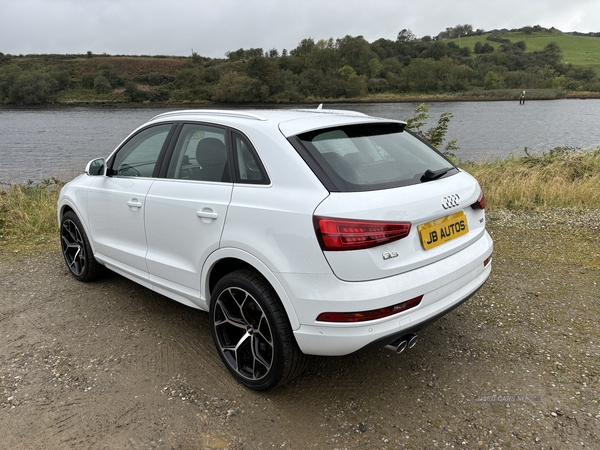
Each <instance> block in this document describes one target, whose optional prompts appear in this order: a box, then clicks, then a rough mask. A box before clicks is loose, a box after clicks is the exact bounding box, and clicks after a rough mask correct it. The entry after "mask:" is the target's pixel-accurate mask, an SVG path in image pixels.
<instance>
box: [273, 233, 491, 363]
mask: <svg viewBox="0 0 600 450" xmlns="http://www.w3.org/2000/svg"><path fill="white" fill-rule="evenodd" d="M492 249H493V244H492V240H491V238H490V236H489V235H488V234H487V232H486V233H484V234H483V235H482V237H481V238H480V239H479V240H478V241H476V242H474V243H473V244H472V245H470V246H469V247H467V248H465V249H463V250H462V251H460V252H458V253H456V254H454V255H452V256H450V257H448V258H446V259H444V260H442V261H438V262H436V263H434V264H430V265H428V266H425V267H422V268H420V269H417V270H413V271H410V272H407V273H404V274H400V275H397V276H394V277H389V278H384V279H381V280H374V281H366V282H344V281H341V280H339V279H337V278H336V277H334V276H333V275H331V276H319V275H297V274H286V275H281V279H282V283H283V284H284V286H285V288H286V290H287V291H288V293H289V294H290V297H291V298H292V302H293V304H294V306H295V312H296V314H297V317H298V319H299V322H300V327H299V328H297V329H296V330H294V335H295V337H296V341H297V342H298V345H299V347H300V349H301V350H302V351H303V352H304V353H306V354H311V355H323V356H335V355H347V354H350V353H354V352H357V351H359V350H365V349H371V348H375V347H382V346H384V345H387V344H389V343H390V342H392V341H394V340H395V339H396V338H398V337H400V336H402V335H404V334H407V333H409V332H414V331H416V330H419V329H421V328H423V327H425V326H427V325H428V324H429V323H431V322H433V321H435V320H436V319H438V318H440V317H442V316H443V315H445V314H447V313H448V312H450V311H452V310H453V309H454V308H456V307H457V306H459V305H460V304H462V303H463V302H464V301H466V300H467V299H468V298H469V297H471V296H472V295H473V294H474V293H475V292H477V290H478V289H479V288H480V287H481V286H482V285H483V284H484V283H485V281H486V280H487V278H488V277H489V275H490V272H491V263H490V264H488V265H487V266H485V267H484V265H483V262H484V261H485V259H486V258H488V257H489V256H490V255H491V253H492ZM419 295H423V299H422V301H421V304H420V305H419V306H418V307H416V308H413V309H410V310H408V311H405V312H402V313H400V314H397V315H394V316H392V317H388V318H384V319H379V320H373V321H369V322H363V323H359V324H356V323H353V324H337V323H326V322H317V321H316V317H317V316H318V315H319V314H320V313H323V312H350V311H367V310H372V309H377V308H381V307H385V306H390V305H393V304H396V303H400V302H403V301H406V300H409V299H411V298H414V297H417V296H419Z"/></svg>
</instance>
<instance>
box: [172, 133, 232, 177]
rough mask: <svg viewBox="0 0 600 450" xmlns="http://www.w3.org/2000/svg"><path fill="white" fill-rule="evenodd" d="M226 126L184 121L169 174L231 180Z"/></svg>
mask: <svg viewBox="0 0 600 450" xmlns="http://www.w3.org/2000/svg"><path fill="white" fill-rule="evenodd" d="M225 143H226V140H225V130H224V129H222V128H217V127H211V126H209V125H203V124H184V125H183V127H182V128H181V133H180V134H179V138H178V140H177V145H176V146H175V151H174V152H173V156H172V158H171V162H170V164H169V170H168V172H167V178H172V179H179V180H198V181H230V175H229V170H228V164H227V146H226V144H225Z"/></svg>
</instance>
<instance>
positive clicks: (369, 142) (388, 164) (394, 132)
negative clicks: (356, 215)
mask: <svg viewBox="0 0 600 450" xmlns="http://www.w3.org/2000/svg"><path fill="white" fill-rule="evenodd" d="M290 141H291V142H292V144H293V145H294V146H295V147H296V149H297V150H299V152H300V154H301V155H302V156H303V157H304V159H305V161H306V162H307V163H308V164H309V166H311V168H313V171H314V172H315V174H316V175H317V176H318V177H319V178H320V179H321V181H322V182H323V184H324V185H325V186H326V187H327V188H328V189H329V190H331V191H340V192H352V191H369V190H377V189H385V188H391V187H398V186H406V185H411V184H417V183H421V182H423V176H424V174H425V173H426V172H427V171H428V170H429V171H431V172H432V173H441V174H443V175H440V177H441V176H450V175H452V174H454V173H456V172H457V169H456V168H455V167H454V165H453V164H452V163H451V162H450V161H449V160H448V159H446V158H445V157H444V156H443V155H442V154H440V153H439V152H438V151H437V150H435V149H434V148H432V147H431V146H429V145H428V144H426V143H425V142H423V141H421V140H420V139H418V138H417V137H415V136H414V135H412V134H411V133H409V132H408V131H406V130H404V125H403V124H398V123H384V124H366V125H352V126H343V127H339V128H329V129H323V130H316V131H311V132H309V133H304V134H301V135H299V136H297V137H295V138H292V139H290ZM426 181H430V180H426Z"/></svg>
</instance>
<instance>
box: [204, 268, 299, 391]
mask: <svg viewBox="0 0 600 450" xmlns="http://www.w3.org/2000/svg"><path fill="white" fill-rule="evenodd" d="M210 324H211V331H212V335H213V339H214V342H215V346H216V347H217V351H218V352H219V356H220V357H221V359H222V360H223V362H224V363H225V365H226V366H227V369H228V370H229V371H230V372H231V374H232V375H233V376H234V377H235V378H236V379H237V380H238V381H239V382H240V383H242V384H243V385H244V386H246V387H249V388H250V389H254V390H258V391H263V390H268V389H273V388H274V387H276V386H277V385H280V384H283V383H285V382H287V381H290V380H291V379H292V378H294V377H296V376H297V375H299V374H300V373H301V372H302V370H303V369H304V368H305V367H306V362H307V357H306V355H304V354H303V353H302V352H301V351H300V349H299V348H298V344H296V340H295V339H294V335H293V333H292V329H291V327H290V324H289V321H288V318H287V315H286V313H285V310H284V308H283V305H282V304H281V302H280V301H279V298H278V297H277V294H275V292H274V291H273V289H272V287H271V286H270V285H269V283H268V282H267V281H266V280H265V279H264V278H262V277H261V276H260V275H258V274H257V273H255V272H252V271H249V270H239V271H236V272H232V273H230V274H228V275H226V276H225V277H223V278H222V279H221V280H220V281H219V282H218V283H217V285H216V286H215V289H214V290H213V301H211V305H210Z"/></svg>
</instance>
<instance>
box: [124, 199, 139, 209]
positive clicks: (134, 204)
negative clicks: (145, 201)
mask: <svg viewBox="0 0 600 450" xmlns="http://www.w3.org/2000/svg"><path fill="white" fill-rule="evenodd" d="M127 205H129V207H131V208H141V207H142V202H140V201H139V200H138V199H137V198H132V199H131V200H129V201H128V202H127Z"/></svg>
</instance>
